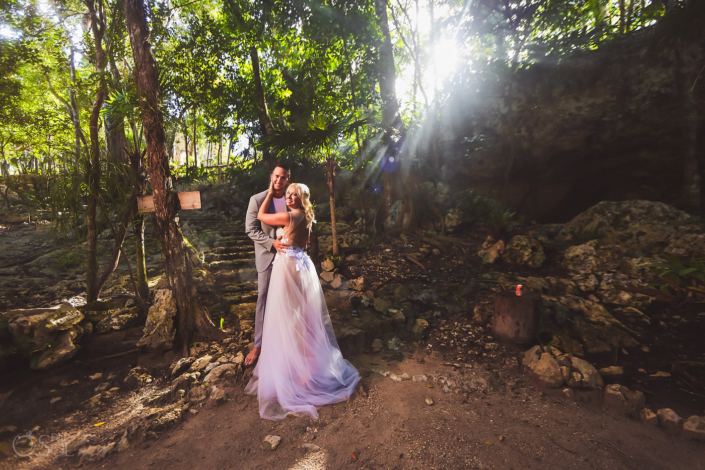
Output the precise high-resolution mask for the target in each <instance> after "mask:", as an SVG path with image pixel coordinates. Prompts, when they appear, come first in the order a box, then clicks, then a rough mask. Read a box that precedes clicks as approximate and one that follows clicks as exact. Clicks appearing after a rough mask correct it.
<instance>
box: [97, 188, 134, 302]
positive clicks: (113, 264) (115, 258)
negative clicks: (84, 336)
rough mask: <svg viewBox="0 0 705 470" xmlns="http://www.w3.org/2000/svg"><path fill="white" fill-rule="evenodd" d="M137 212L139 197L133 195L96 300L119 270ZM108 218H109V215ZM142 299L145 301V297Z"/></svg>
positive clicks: (100, 279)
mask: <svg viewBox="0 0 705 470" xmlns="http://www.w3.org/2000/svg"><path fill="white" fill-rule="evenodd" d="M135 212H137V197H135V196H134V195H133V196H132V198H130V202H128V203H127V207H126V208H125V215H123V217H122V221H121V222H120V228H119V231H118V233H117V234H116V238H115V245H113V252H112V254H111V257H110V263H109V264H108V266H106V267H105V269H104V270H103V273H102V274H101V275H100V278H99V279H98V282H97V284H96V298H97V297H99V296H100V293H101V291H102V290H103V286H105V283H106V281H107V280H108V279H109V278H110V275H111V274H113V273H114V272H115V269H117V266H118V263H119V262H120V251H121V249H122V245H123V243H125V236H127V228H128V227H129V226H130V224H131V222H132V218H133V217H134V215H135ZM106 217H108V215H107V214H106ZM142 298H143V299H144V297H142Z"/></svg>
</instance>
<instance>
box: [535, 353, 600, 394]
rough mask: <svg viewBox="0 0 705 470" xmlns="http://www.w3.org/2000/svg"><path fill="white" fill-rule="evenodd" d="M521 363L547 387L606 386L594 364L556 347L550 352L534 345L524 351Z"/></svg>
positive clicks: (586, 387) (590, 388)
mask: <svg viewBox="0 0 705 470" xmlns="http://www.w3.org/2000/svg"><path fill="white" fill-rule="evenodd" d="M521 364H522V366H523V367H524V368H525V370H526V371H527V372H528V373H529V374H530V375H531V376H532V377H533V378H534V379H535V380H536V381H538V382H539V383H540V384H542V385H543V386H545V387H549V388H559V387H563V386H564V385H568V386H569V387H574V388H584V389H589V390H594V389H598V388H602V387H604V386H605V384H604V382H603V380H602V377H601V376H600V373H599V372H598V371H597V369H595V367H594V366H593V365H592V364H590V363H589V362H587V361H584V360H582V359H580V358H577V357H573V356H571V355H570V354H563V353H562V352H561V351H559V350H557V349H556V348H552V349H551V351H550V352H549V351H546V350H544V348H542V347H541V346H534V347H533V348H531V349H529V350H528V351H526V352H525V353H524V356H523V357H522V360H521Z"/></svg>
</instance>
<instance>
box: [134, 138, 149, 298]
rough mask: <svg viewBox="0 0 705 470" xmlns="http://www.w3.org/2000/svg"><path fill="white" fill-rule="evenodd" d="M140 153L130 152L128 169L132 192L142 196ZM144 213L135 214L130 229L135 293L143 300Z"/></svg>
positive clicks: (143, 182)
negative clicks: (133, 240) (132, 236)
mask: <svg viewBox="0 0 705 470" xmlns="http://www.w3.org/2000/svg"><path fill="white" fill-rule="evenodd" d="M143 168H144V165H143V161H142V155H141V154H140V152H139V151H135V152H133V153H132V154H130V170H131V172H132V194H134V195H135V197H137V196H142V195H143V194H145V193H146V190H147V183H146V178H145V177H144V172H143ZM145 221H146V216H145V214H137V216H136V217H135V218H134V219H133V220H132V231H133V232H134V234H135V258H136V263H135V267H136V269H137V295H139V296H140V297H141V298H142V299H143V300H145V301H146V300H147V298H148V297H149V286H148V285H147V265H146V263H145V254H144V225H145Z"/></svg>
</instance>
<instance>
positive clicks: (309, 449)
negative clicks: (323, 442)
mask: <svg viewBox="0 0 705 470" xmlns="http://www.w3.org/2000/svg"><path fill="white" fill-rule="evenodd" d="M301 448H303V449H304V450H305V451H306V452H318V451H319V450H321V448H320V447H319V446H317V445H316V444H311V443H308V442H307V443H306V444H303V445H302V446H301Z"/></svg>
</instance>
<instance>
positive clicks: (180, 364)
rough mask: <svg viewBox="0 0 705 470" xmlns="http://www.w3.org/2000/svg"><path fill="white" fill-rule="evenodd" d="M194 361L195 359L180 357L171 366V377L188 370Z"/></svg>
mask: <svg viewBox="0 0 705 470" xmlns="http://www.w3.org/2000/svg"><path fill="white" fill-rule="evenodd" d="M195 360H196V358H195V357H182V358H181V359H179V360H178V361H176V363H174V364H173V365H172V367H171V376H172V377H174V376H175V375H178V374H181V373H182V372H184V371H186V370H188V368H189V367H191V364H193V362H194V361H195Z"/></svg>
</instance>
